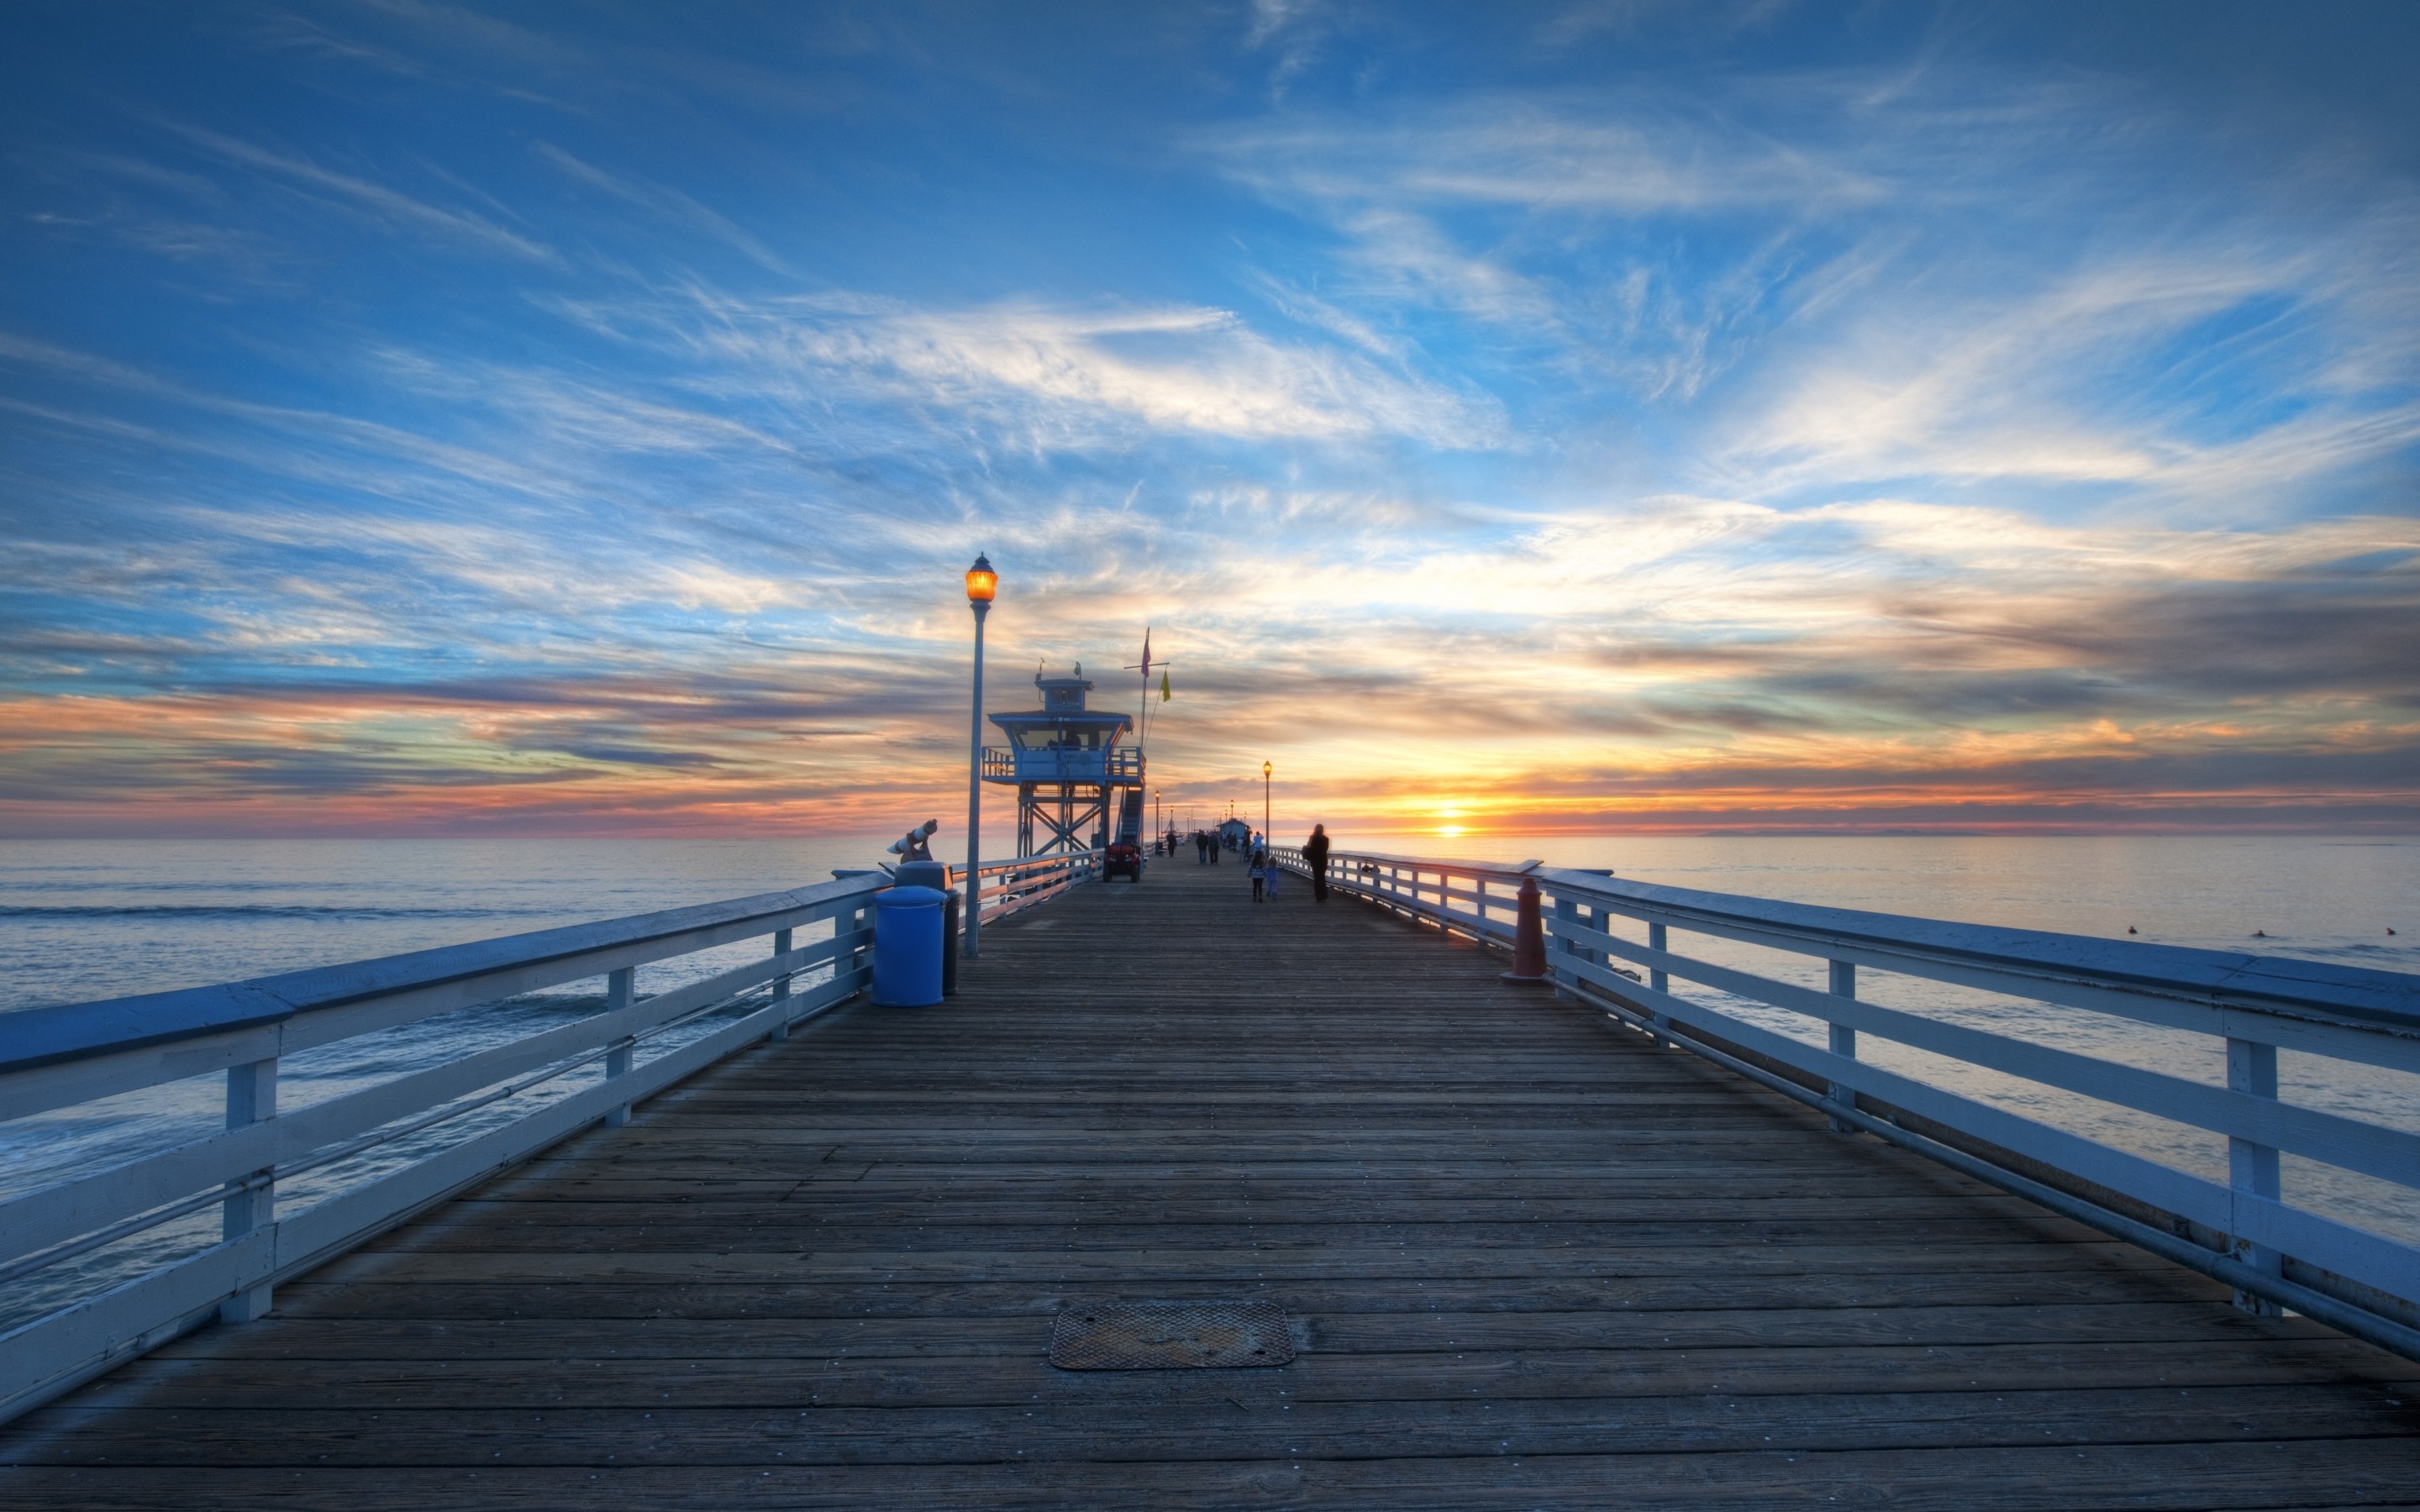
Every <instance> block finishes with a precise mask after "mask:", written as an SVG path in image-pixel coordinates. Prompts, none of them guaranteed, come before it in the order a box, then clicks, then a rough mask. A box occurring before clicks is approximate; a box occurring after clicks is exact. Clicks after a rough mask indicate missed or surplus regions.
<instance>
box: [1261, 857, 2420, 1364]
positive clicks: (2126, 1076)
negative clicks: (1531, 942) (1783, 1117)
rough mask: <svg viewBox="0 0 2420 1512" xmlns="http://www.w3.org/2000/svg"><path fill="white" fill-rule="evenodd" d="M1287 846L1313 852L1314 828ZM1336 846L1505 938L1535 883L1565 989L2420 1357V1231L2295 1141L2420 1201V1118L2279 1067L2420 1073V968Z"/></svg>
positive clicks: (1454, 928)
mask: <svg viewBox="0 0 2420 1512" xmlns="http://www.w3.org/2000/svg"><path fill="white" fill-rule="evenodd" d="M1279 855H1280V860H1281V861H1282V862H1283V863H1284V864H1285V865H1286V866H1288V868H1289V869H1291V870H1294V871H1296V872H1303V873H1305V874H1306V875H1307V874H1308V872H1309V869H1308V866H1307V864H1306V863H1305V861H1304V860H1303V857H1302V854H1301V852H1300V851H1299V850H1280V853H1279ZM1327 871H1328V881H1329V886H1330V887H1335V888H1338V889H1340V890H1342V891H1343V892H1346V893H1349V894H1353V895H1356V896H1358V897H1361V898H1364V899H1367V900H1369V901H1370V902H1372V903H1377V904H1380V905H1382V906H1384V907H1387V908H1389V909H1392V910H1394V911H1396V912H1398V913H1401V914H1404V915H1405V916H1407V917H1410V918H1416V919H1419V920H1423V921H1425V922H1428V923H1431V924H1435V925H1436V926H1438V927H1440V928H1443V929H1446V930H1450V931H1451V932H1453V933H1459V934H1463V935H1466V936H1468V937H1470V938H1473V939H1478V940H1481V941H1484V942H1487V943H1489V944H1493V945H1499V946H1506V947H1509V946H1511V945H1512V943H1513V936H1514V931H1515V928H1516V923H1517V919H1518V908H1519V894H1520V890H1521V888H1522V887H1523V885H1524V884H1525V883H1534V884H1535V885H1536V887H1537V888H1538V890H1539V895H1540V908H1541V915H1542V918H1541V922H1542V924H1543V927H1544V936H1545V939H1544V943H1545V947H1546V962H1547V964H1548V967H1549V969H1550V971H1551V973H1552V976H1553V979H1554V981H1555V984H1556V986H1557V989H1558V990H1559V992H1561V993H1563V994H1565V995H1576V996H1578V997H1580V998H1582V999H1583V1000H1585V1001H1587V1002H1588V1003H1590V1005H1592V1006H1594V1007H1597V1008H1601V1009H1603V1010H1604V1011H1606V1013H1607V1014H1608V1015H1609V1016H1611V1017H1612V1018H1613V1019H1615V1020H1617V1021H1618V1022H1620V1023H1621V1024H1624V1025H1627V1026H1630V1027H1632V1028H1635V1029H1637V1030H1639V1031H1641V1032H1643V1033H1646V1034H1650V1035H1652V1036H1654V1037H1655V1038H1656V1039H1657V1040H1659V1041H1663V1042H1666V1043H1669V1044H1674V1045H1678V1046H1681V1047H1683V1048H1685V1049H1688V1050H1691V1051H1694V1052H1696V1053H1698V1054H1699V1055H1701V1056H1704V1057H1708V1058H1709V1059H1712V1060H1714V1061H1717V1062H1719V1063H1721V1064H1723V1065H1725V1066H1727V1067H1729V1068H1730V1069H1731V1070H1733V1071H1736V1072H1740V1073H1742V1074H1743V1075H1746V1076H1749V1077H1752V1078H1754V1079H1755V1080H1757V1081H1759V1082H1761V1083H1762V1084H1763V1085H1765V1086H1767V1087H1769V1088H1774V1089H1775V1090H1777V1091H1780V1092H1783V1093H1786V1094H1788V1095H1789V1096H1791V1097H1793V1098H1796V1099H1798V1100H1800V1101H1801V1102H1805V1103H1810V1104H1812V1105H1814V1106H1816V1107H1819V1108H1822V1109H1823V1111H1824V1112H1826V1113H1827V1114H1829V1115H1830V1117H1831V1119H1832V1121H1833V1127H1834V1128H1836V1129H1840V1130H1863V1131H1865V1132H1868V1133H1870V1134H1876V1135H1878V1136H1880V1137H1882V1138H1885V1139H1887V1140H1890V1141H1891V1142H1893V1143H1895V1144H1899V1145H1901V1146H1903V1147H1906V1148H1908V1149H1916V1150H1919V1151H1921V1152H1923V1153H1925V1154H1927V1155H1930V1156H1931V1157H1932V1158H1934V1159H1936V1160H1940V1161H1943V1162H1944V1163H1946V1164H1948V1165H1953V1166H1956V1167H1957V1168H1959V1169H1961V1170H1962V1171H1965V1172H1967V1173H1968V1174H1970V1175H1975V1176H1978V1177H1980V1178H1982V1179H1984V1180H1990V1181H1992V1182H1993V1183H1995V1184H1997V1185H1999V1186H2001V1187H2003V1188H2005V1189H2007V1190H2009V1191H2014V1192H2018V1193H2021V1194H2022V1195H2024V1196H2027V1197H2030V1198H2032V1199H2033V1200H2035V1201H2037V1202H2040V1203H2041V1204H2043V1205H2044V1206H2047V1207H2050V1208H2052V1209H2054V1210H2055V1211H2060V1212H2063V1213H2066V1214H2068V1215H2070V1216H2072V1217H2075V1218H2079V1219H2081V1220H2083V1221H2084V1222H2086V1223H2089V1224H2091V1225H2093V1226H2095V1227H2099V1228H2101V1229H2102V1230H2103V1231H2104V1232H2108V1233H2112V1234H2116V1235H2118V1236H2119V1237H2122V1238H2125V1239H2128V1240H2131V1241H2133V1242H2136V1243H2139V1244H2142V1245H2143V1246H2145V1247H2146V1248H2149V1249H2152V1250H2154V1251H2157V1252H2158V1253H2160V1254H2162V1255H2164V1256H2166V1257H2169V1258H2171V1259H2174V1260H2177V1261H2180V1263H2183V1264H2186V1265H2190V1266H2192V1267H2194V1268H2195V1269H2196V1270H2199V1271H2201V1272H2203V1273H2207V1274H2211V1275H2214V1276H2217V1277H2218V1278H2220V1279H2222V1280H2224V1281H2226V1282H2227V1283H2228V1284H2230V1285H2231V1286H2233V1287H2234V1288H2236V1292H2237V1300H2238V1304H2240V1305H2242V1306H2245V1307H2246V1308H2247V1309H2249V1310H2252V1311H2256V1312H2273V1311H2274V1310H2276V1309H2277V1308H2278V1307H2279V1306H2284V1307H2288V1308H2291V1309H2293V1310H2294V1311H2297V1312H2301V1313H2304V1314H2306V1315H2308V1316H2310V1317H2313V1318H2317V1319H2320V1320H2321V1321H2323V1322H2326V1323H2328V1324H2330V1325H2332V1326H2334V1327H2336V1328H2340V1329H2343V1330H2344V1331H2346V1332H2348V1333H2350V1334H2354V1335H2358V1336H2360V1337H2364V1338H2366V1339H2369V1340H2371V1341H2372V1342H2374V1343H2378V1344H2381V1345H2384V1346H2386V1347H2387V1348H2390V1349H2393V1350H2397V1351H2398V1352H2400V1353H2403V1354H2407V1355H2411V1356H2412V1357H2414V1358H2420V1306H2415V1302H2420V1247H2415V1246H2413V1245H2412V1244H2411V1243H2408V1242H2402V1241H2400V1240H2397V1239H2396V1238H2392V1237H2389V1236H2387V1235H2385V1234H2381V1233H2377V1232H2373V1231H2371V1230H2369V1229H2367V1228H2364V1227H2357V1226H2355V1225H2353V1224H2350V1223H2347V1222H2343V1221H2341V1220H2339V1219H2337V1218H2335V1217H2331V1216H2328V1215H2327V1214H2324V1213H2321V1212H2318V1211H2312V1210H2311V1208H2309V1207H2308V1206H2304V1205H2302V1204H2300V1203H2298V1202H2297V1201H2296V1195H2295V1194H2294V1193H2290V1192H2288V1191H2287V1190H2285V1187H2284V1183H2283V1181H2282V1180H2281V1170H2280V1155H2281V1154H2291V1155H2295V1156H2300V1157H2303V1158H2304V1159H2307V1160H2310V1161H2315V1162H2319V1163H2320V1164H2321V1165H2327V1166H2333V1167H2335V1168H2337V1169H2339V1170H2342V1171H2349V1172H2354V1173H2358V1175H2360V1176H2362V1177H2367V1178H2374V1179H2376V1180H2379V1181H2382V1182H2387V1183H2392V1186H2393V1187H2394V1188H2399V1189H2401V1196H2403V1198H2405V1199H2406V1206H2407V1208H2408V1209H2411V1210H2420V1191H2415V1190H2414V1189H2415V1188H2420V1134H2414V1133H2412V1132H2411V1131H2410V1130H2408V1129H2403V1128H2397V1127H2394V1126H2392V1125H2390V1124H2387V1123H2383V1122H2379V1121H2374V1120H2372V1119H2366V1118H2363V1117H2359V1116H2357V1115H2355V1114H2353V1113H2347V1112H2337V1111H2329V1110H2327V1109H2322V1108H2318V1107H2312V1106H2307V1105H2304V1104H2302V1103H2293V1102H2289V1101H2287V1100H2285V1099H2282V1098H2280V1096H2279V1095H2278V1079H2277V1052H2278V1051H2279V1050H2280V1049H2284V1050H2288V1051H2293V1052H2298V1053H2302V1054H2306V1055H2312V1056H2319V1057H2328V1058H2329V1059H2330V1060H2332V1061H2335V1062H2339V1063H2350V1064H2351V1065H2353V1066H2359V1067H2364V1068H2373V1069H2377V1070H2381V1071H2384V1072H2394V1073H2398V1076H2399V1075H2409V1074H2420V977H2415V976H2412V975H2408V974H2404V973H2399V972H2387V971H2372V970H2364V969H2360V968H2356V967H2349V966H2338V965H2333V964H2323V963H2317V962H2305V961H2298V960H2292V959H2288V958H2282V957H2274V956H2257V955H2249V954H2238V953H2235V952H2230V951H2219V950H2205V949H2180V948H2177V947H2171V946H2159V945H2149V944H2140V943H2134V942H2130V941H2113V940H2102V939H2093V938H2089V937H2086V936H2080V935H2071V934H2054V933H2042V932H2039V931H2031V930H2013V929H1997V928H1991V927H1986V926H1980V925H1972V924H1957V923H1947V922H1943V921H1939V920H1933V919H1924V918H1904V917H1900V916H1897V915H1890V914H1873V913H1865V912H1860V911H1857V910H1853V909H1844V908H1822V907H1814V906H1810V905H1806V904H1799V903H1775V902H1771V901H1767V900H1762V899H1756V898H1746V897H1737V896H1733V895H1730V894H1725V893H1715V892H1699V891H1695V890H1692V889H1688V888H1683V887H1655V886H1651V885H1647V884H1642V883H1636V882H1625V881H1621V880H1618V879H1616V878H1614V877H1612V876H1610V875H1607V874H1606V873H1603V872H1581V871H1571V870H1562V869H1557V868H1550V867H1545V866H1543V865H1541V864H1539V863H1537V862H1534V861H1530V862H1523V863H1520V864H1519V865H1515V866H1500V865H1489V864H1485V863H1470V862H1463V861H1451V860H1433V859H1416V858H1411V857H1404V856H1377V855H1361V854H1348V853H1344V852H1336V853H1333V854H1331V855H1330V856H1329V857H1328V859H1327ZM1675 932H1680V933H1683V935H1691V934H1694V935H1697V936H1700V937H1709V938H1712V939H1717V940H1725V941H1733V942H1740V943H1745V944H1747V945H1751V946H1757V947H1761V948H1764V949H1770V950H1774V951H1780V952H1787V953H1789V954H1792V955H1796V956H1800V957H1813V958H1815V959H1818V960H1821V961H1823V962H1824V963H1826V969H1825V974H1824V975H1825V989H1826V990H1822V991H1818V990H1816V989H1814V988H1811V987H1807V986H1801V985H1798V984H1795V983H1792V982H1789V981H1783V980H1776V979H1775V978H1774V977H1771V976H1767V975H1764V974H1763V973H1762V972H1761V971H1753V970H1746V969H1742V968H1741V967H1739V966H1736V965H1729V964H1720V963H1717V962H1714V961H1710V960H1705V959H1702V958H1700V957H1698V956H1693V955H1690V954H1687V953H1685V942H1684V947H1683V949H1675V948H1674V944H1673V941H1672V935H1673V933H1675ZM1861 968H1862V969H1865V970H1869V971H1875V972H1885V973H1891V974H1895V975H1898V976H1903V977H1914V978H1920V979H1924V980H1929V981H1933V982H1942V983H1948V984H1951V985H1953V986H1956V987H1959V988H1968V989H1979V990H1981V991H1983V992H1987V993H1991V994H1996V995H2003V997H2004V998H2014V999H2021V1000H2024V1001H2028V1002H2031V1003H2038V1004H2050V1005H2055V1006H2056V1007H2058V1008H2062V1009H2071V1010H2072V1009H2081V1010H2086V1011H2088V1012H2090V1013H2093V1014H2100V1015H2107V1016H2109V1017H2111V1018H2115V1019H2118V1020H2127V1021H2132V1022H2133V1023H2134V1024H2137V1025H2145V1026H2157V1027H2158V1028H2160V1029H2164V1030H2186V1031H2190V1032H2192V1033H2195V1034H2198V1035H2205V1036H2209V1037H2210V1039H2209V1040H2208V1041H2204V1042H2205V1043H2208V1044H2210V1046H2211V1054H2212V1056H2213V1064H2215V1057H2217V1056H2218V1054H2219V1053H2220V1050H2221V1045H2222V1043H2223V1054H2224V1062H2225V1066H2226V1085H2224V1086H2220V1085H2216V1084H2215V1082H2214V1080H2213V1081H2196V1080H2193V1079H2191V1078H2188V1077H2184V1076H2179V1075H2174V1074H2170V1073H2168V1072H2164V1071H2155V1070H2150V1069H2147V1068H2145V1067H2143V1066H2141V1065H2136V1064H2130V1063H2127V1062H2125V1061H2122V1060H2118V1059H2112V1058H2106V1057H2101V1056H2095V1055H2089V1054H2084V1053H2080V1052H2079V1051H2076V1050H2073V1049H2068V1048H2062V1047H2060V1046H2056V1045H2053V1044H2049V1043H2044V1042H2039V1041H2035V1040H2030V1039H2026V1038H2022V1037H2019V1036H2016V1035H2011V1034H2008V1033H2003V1032H1997V1031H1996V1030H1994V1029H1990V1028H1983V1027H1978V1026H1977V1023H1976V1022H1974V1021H1973V1019H1974V1017H1975V1016H1972V1015H1961V1014H1960V1013H1958V1012H1957V1011H1954V1010H1952V1011H1929V1012H1923V1013H1916V1012H1908V1011H1900V1010H1898V1009H1893V1008H1886V1007H1884V1006H1881V1005H1880V1004H1877V1003H1873V1002H1869V1001H1865V1000H1861V998H1860V996H1859V978H1858V973H1859V971H1860V969H1861ZM1675 982H1679V983H1682V984H1684V985H1687V986H1692V987H1694V988H1695V989H1697V990H1696V991H1694V992H1684V991H1681V990H1676V988H1675V986H1674V983H1675ZM1725 1000H1728V1001H1725ZM1743 1002H1745V1003H1753V1004H1758V1005H1762V1006H1764V1007H1766V1008H1770V1009H1777V1010H1781V1011H1785V1012H1787V1013H1789V1014H1792V1015H1796V1016H1797V1018H1798V1022H1800V1023H1803V1024H1805V1025H1807V1026H1808V1028H1809V1029H1813V1028H1815V1027H1816V1026H1821V1032H1822V1033H1823V1043H1822V1044H1820V1045H1819V1044H1814V1043H1810V1042H1808V1041H1807V1039H1803V1038H1800V1037H1799V1036H1796V1035H1792V1034H1787V1033H1782V1032H1779V1031H1777V1030H1776V1029H1775V1028H1772V1027H1769V1026H1766V1025H1763V1024H1758V1023H1754V1022H1751V1021H1750V1020H1749V1019H1748V1018H1745V1017H1743V1016H1742V1015H1741V1014H1740V1013H1739V1012H1738V1011H1736V1009H1737V1007H1738V1006H1739V1005H1740V1004H1741V1003H1743ZM1962 1016H1967V1017H1969V1018H1970V1022H1964V1023H1962V1022H1960V1018H1961V1017H1962ZM1989 1021H1990V1022H1993V1023H2003V1022H2004V1021H2005V1015H1993V1016H1990V1017H1989ZM1861 1036H1869V1037H1871V1038H1873V1039H1877V1040H1885V1041H1895V1042H1896V1043H1898V1044H1900V1045H1907V1046H1913V1047H1915V1048H1916V1049H1918V1050H1921V1051H1926V1052H1929V1053H1931V1055H1933V1056H1938V1057H1947V1059H1949V1060H1951V1061H1955V1062H1960V1063H1962V1065H1964V1066H1968V1067H1979V1068H1984V1069H1986V1070H1988V1071H1990V1072H1997V1073H2000V1074H2001V1075H2004V1076H2008V1077H2013V1078H2018V1079H2020V1080H2022V1081H2024V1082H2028V1083H2032V1084H2036V1085H2039V1086H2042V1087H2050V1088H2060V1089H2061V1090H2063V1091H2066V1092H2070V1093H2075V1094H2079V1095H2081V1096H2083V1097H2086V1098H2090V1099H2094V1100H2096V1101H2098V1102H2100V1103H2108V1104H2115V1105H2117V1106H2118V1107H2122V1108H2128V1109H2133V1110H2134V1111H2136V1112H2138V1113H2142V1114H2148V1115H2149V1116H2150V1117H2151V1118H2153V1119H2164V1120H2167V1121H2168V1122H2170V1123H2173V1124H2180V1125H2184V1126H2187V1127H2189V1128H2192V1129H2197V1130H2203V1131H2208V1132H2210V1133H2211V1134H2219V1135H2223V1136H2224V1137H2225V1138H2226V1147H2227V1155H2228V1167H2229V1179H2228V1180H2226V1181H2218V1180H2211V1179H2210V1178H2207V1177H2203V1176H2198V1175H2195V1174H2193V1173H2192V1172H2190V1171H2187V1170H2183V1169H2180V1168H2179V1167H2178V1166H2176V1165H2169V1164H2166V1163H2164V1162H2163V1161H2160V1160H2155V1159H2152V1158H2150V1157H2149V1156H2146V1155H2144V1154H2140V1153H2137V1152H2135V1151H2134V1150H2131V1149H2120V1148H2118V1147H2117V1146H2116V1145H2113V1144H2111V1143H2108V1142H2106V1141H2105V1140H2102V1139H2099V1138H2095V1137H2092V1136H2090V1135H2088V1134H2081V1133H2078V1132H2075V1131H2074V1130H2071V1129H2066V1128H2060V1127H2057V1126H2055V1125H2054V1124H2052V1123H2050V1122H2047V1121H2044V1120H2042V1119H2037V1118H2031V1117H2027V1116H2025V1115H2024V1114H2021V1113H2018V1112H2014V1111H2011V1110H2010V1109H2009V1108H2007V1107H2003V1106H1998V1105H1994V1104H1993V1103H1988V1102H1984V1101H1981V1100H1978V1099H1977V1098H1975V1097H1972V1096H1969V1095H1967V1094H1966V1093H1965V1092H1962V1091H1958V1090H1952V1089H1950V1088H1947V1087H1945V1086H1943V1085H1941V1084H1940V1081H1939V1080H1938V1079H1927V1078H1926V1077H1924V1076H1922V1075H1920V1074H1912V1073H1910V1072H1907V1071H1905V1070H1887V1069H1885V1068H1883V1067H1880V1066H1876V1065H1874V1064H1872V1063H1871V1062H1870V1061H1869V1060H1868V1059H1865V1058H1861V1057H1860V1055H1859V1041H1860V1037H1861ZM1869 1053H1870V1048H1869ZM1906 1063H1907V1064H1916V1062H1912V1061H1911V1062H1906ZM2356 1074H2358V1073H2356ZM2412 1091H2420V1082H2413V1083H2410V1084H2406V1085H2405V1088H2404V1089H2403V1094H2402V1095H2403V1102H2404V1105H2405V1106H2407V1107H2409V1106H2412V1097H2411V1094H2412Z"/></svg>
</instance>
